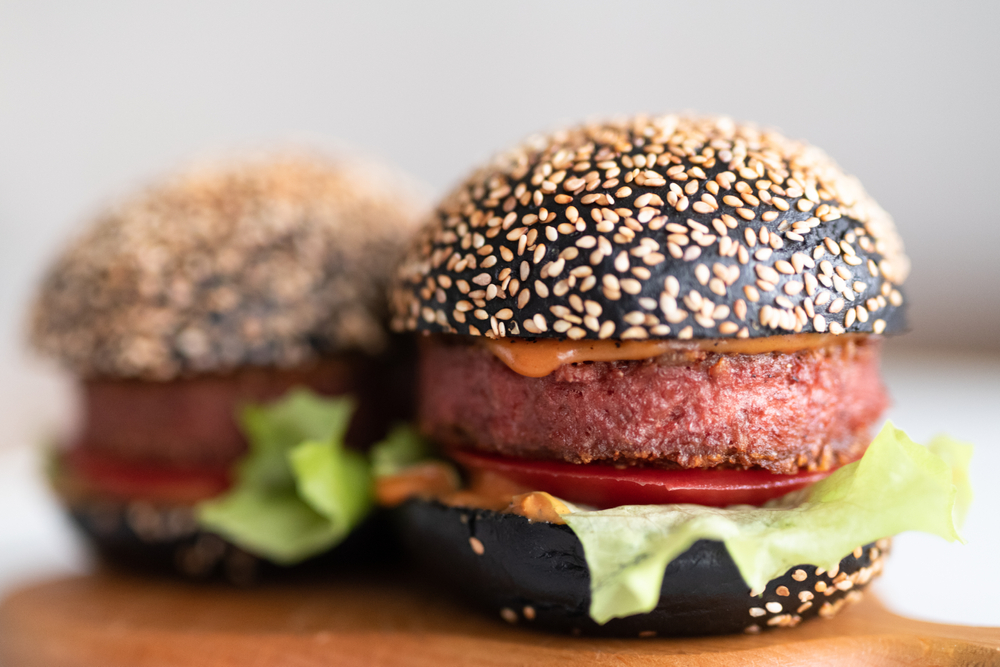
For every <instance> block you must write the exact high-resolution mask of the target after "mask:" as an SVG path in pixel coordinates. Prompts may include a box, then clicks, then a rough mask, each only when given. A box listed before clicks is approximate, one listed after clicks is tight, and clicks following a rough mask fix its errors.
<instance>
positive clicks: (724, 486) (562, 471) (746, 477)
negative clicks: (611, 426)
mask: <svg viewBox="0 0 1000 667" xmlns="http://www.w3.org/2000/svg"><path fill="white" fill-rule="evenodd" d="M449 455H450V456H451V457H452V458H454V459H455V460H456V461H458V462H459V463H460V464H462V465H463V466H465V467H466V468H468V469H471V470H482V471H489V472H493V473H496V474H499V475H502V476H503V477H506V478H507V479H509V480H511V481H513V482H516V483H518V484H520V485H522V486H526V487H529V488H531V489H533V490H535V491H545V492H547V493H551V494H552V495H554V496H556V497H558V498H562V499H563V500H568V501H570V502H574V503H581V504H584V505H591V506H593V507H597V508H599V509H607V508H609V507H618V506H620V505H667V504H673V503H691V504H695V505H706V506H709V507H727V506H729V505H763V504H764V503H765V502H767V501H768V500H771V499H773V498H777V497H779V496H783V495H785V494H786V493H788V492H790V491H795V490H796V489H801V488H802V487H804V486H808V485H809V484H812V483H814V482H818V481H819V480H821V479H823V478H824V477H826V476H828V475H829V474H830V473H831V472H833V471H832V470H824V471H820V472H801V473H798V474H794V475H776V474H774V473H772V472H768V471H766V470H732V469H718V468H717V469H707V470H705V469H689V470H668V469H662V468H643V467H634V466H630V467H627V468H617V467H615V466H613V465H608V464H602V463H587V464H583V465H577V464H573V463H565V462H563V461H544V460H535V459H521V458H513V457H508V456H497V455H492V454H480V453H474V452H469V451H453V452H450V453H449Z"/></svg>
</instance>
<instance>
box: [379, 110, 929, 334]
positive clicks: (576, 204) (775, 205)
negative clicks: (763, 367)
mask: <svg viewBox="0 0 1000 667" xmlns="http://www.w3.org/2000/svg"><path fill="white" fill-rule="evenodd" d="M908 270H909V260H908V259H907V258H906V256H905V255H904V254H903V245H902V242H901V241H900V239H899V237H898V236H897V234H896V229H895V227H894V225H893V222H892V219H891V218H890V217H889V215H888V214H887V213H886V212H885V211H884V210H882V208H880V207H879V206H878V204H876V203H875V201H874V200H872V198H871V197H869V196H868V194H867V193H866V192H865V191H864V189H863V188H862V187H861V184H860V183H859V182H858V181H857V179H855V178H854V177H851V176H848V175H846V174H845V173H844V172H843V171H842V170H841V169H840V167H838V166H837V164H836V163H834V162H833V161H832V160H831V159H830V158H829V157H827V156H826V154H824V153H823V152H822V151H820V150H819V149H817V148H814V147H812V146H809V145H808V144H805V143H802V142H799V141H792V140H789V139H787V138H785V137H783V136H781V135H779V134H777V133H775V132H773V131H770V130H763V129H759V128H757V127H756V126H753V125H748V124H742V123H736V122H734V121H732V120H730V119H729V118H720V117H698V116H678V115H668V116H661V117H657V118H648V117H644V116H640V117H636V118H632V119H628V120H624V121H620V122H609V123H599V124H587V125H583V126H580V127H574V128H571V129H568V130H563V131H559V132H555V133H553V134H550V135H548V136H540V137H535V138H532V139H529V140H528V141H527V142H525V143H524V144H522V145H521V146H519V147H517V148H515V149H514V150H512V151H509V152H507V153H503V154H501V155H499V156H498V157H497V158H495V159H494V160H493V162H492V163H490V164H489V165H487V166H486V167H484V168H481V169H479V170H478V171H476V172H475V173H473V174H472V176H471V177H470V178H469V179H468V180H466V181H465V182H464V183H462V184H461V185H460V186H459V187H458V188H456V189H455V190H454V191H453V192H452V193H451V194H450V195H449V196H448V197H447V198H446V199H445V200H444V202H443V203H442V204H441V205H440V207H439V208H438V209H437V211H436V212H435V213H434V215H433V217H432V219H431V221H430V223H429V224H428V225H427V226H426V227H425V228H424V229H423V230H422V232H421V233H420V234H419V235H418V236H417V238H416V240H415V242H414V244H413V245H412V246H411V249H410V251H409V253H408V254H407V257H406V259H405V260H404V262H403V264H402V265H401V266H400V268H399V271H398V274H397V280H396V283H395V286H394V288H393V295H392V300H393V303H392V306H393V312H394V318H393V327H394V328H395V329H397V330H401V331H402V330H406V331H414V330H420V331H430V332H444V333H459V334H471V335H474V336H475V335H485V336H489V337H503V336H520V337H527V338H533V337H549V338H552V337H556V338H562V337H567V338H571V339H598V338H610V339H623V340H624V339H667V338H676V339H689V338H720V337H742V338H753V337H764V336H773V335H776V334H785V333H798V332H816V333H826V332H829V333H833V334H842V333H845V332H873V333H876V334H881V333H893V332H898V331H900V330H902V329H903V328H904V327H905V322H904V317H903V314H904V313H903V307H902V306H903V296H902V294H901V292H900V291H899V285H900V284H901V283H902V282H903V280H904V279H905V277H906V274H907V272H908Z"/></svg>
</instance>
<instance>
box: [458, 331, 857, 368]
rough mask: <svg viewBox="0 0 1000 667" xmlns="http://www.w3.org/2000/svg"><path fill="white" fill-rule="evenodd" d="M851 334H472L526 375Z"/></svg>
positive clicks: (827, 341) (792, 347)
mask: <svg viewBox="0 0 1000 667" xmlns="http://www.w3.org/2000/svg"><path fill="white" fill-rule="evenodd" d="M856 338H857V335H856V334H849V335H846V336H833V335H830V334H790V335H787V336H768V337H766V338H717V339H712V338H705V339H700V340H687V341H678V340H627V341H617V340H580V341H574V340H556V339H552V338H495V339H490V338H477V339H476V340H477V342H479V343H480V344H482V345H485V346H486V348H487V349H488V350H489V351H490V352H492V353H493V354H494V355H496V357H497V358H498V359H500V361H502V362H503V363H505V364H506V365H507V366H508V367H509V368H510V369H511V370H512V371H514V372H515V373H518V374H520V375H525V376H527V377H533V378H537V377H545V376H546V375H548V374H550V373H552V372H553V371H555V370H556V369H557V368H559V367H560V366H562V365H563V364H575V363H580V362H583V361H637V360H640V359H652V358H653V357H658V356H660V355H663V354H667V353H669V352H685V351H701V352H716V353H719V354H764V353H768V352H784V353H787V352H797V351H799V350H808V349H814V348H820V347H827V346H831V345H842V344H845V343H847V342H848V341H853V340H855V339H856Z"/></svg>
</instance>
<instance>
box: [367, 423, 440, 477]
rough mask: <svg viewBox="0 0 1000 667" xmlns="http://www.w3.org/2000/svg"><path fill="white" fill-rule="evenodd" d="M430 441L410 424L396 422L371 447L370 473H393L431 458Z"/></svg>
mask: <svg viewBox="0 0 1000 667" xmlns="http://www.w3.org/2000/svg"><path fill="white" fill-rule="evenodd" d="M432 454H433V450H432V448H431V445H430V443H429V442H428V441H427V440H426V439H425V438H424V437H423V436H422V435H420V433H419V432H418V431H417V429H415V428H414V427H413V426H411V425H410V424H398V425H396V426H395V427H393V429H392V430H391V431H390V432H389V435H387V436H386V437H385V439H384V440H382V441H381V442H378V443H376V444H375V445H374V446H373V447H372V449H371V461H372V474H373V475H374V476H375V477H388V476H389V475H395V474H397V473H399V472H401V471H403V470H404V469H406V468H408V467H409V466H412V465H414V464H416V463H420V462H422V461H426V460H428V459H430V458H431V456H432Z"/></svg>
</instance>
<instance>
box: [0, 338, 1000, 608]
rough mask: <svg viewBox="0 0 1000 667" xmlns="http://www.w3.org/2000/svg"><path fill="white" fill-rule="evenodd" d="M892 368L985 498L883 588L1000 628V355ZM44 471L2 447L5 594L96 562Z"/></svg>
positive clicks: (913, 431) (916, 356) (912, 538)
mask: <svg viewBox="0 0 1000 667" xmlns="http://www.w3.org/2000/svg"><path fill="white" fill-rule="evenodd" d="M883 369H884V375H885V378H886V382H887V383H888V385H889V389H890V391H891V393H892V395H893V398H894V401H895V405H894V407H893V408H892V410H891V411H890V413H889V417H890V418H891V419H892V420H893V421H894V422H895V423H896V425H897V426H899V427H900V428H903V429H904V430H906V431H907V432H908V433H909V434H910V436H911V437H913V438H914V439H915V440H917V441H918V442H926V441H927V440H928V439H929V438H930V437H931V436H933V435H934V434H935V433H939V432H948V433H949V434H951V435H953V436H955V437H957V438H960V439H962V440H966V441H969V442H972V443H974V444H975V445H976V453H975V456H974V458H973V465H972V483H973V488H974V490H975V493H976V499H975V501H974V503H973V506H972V509H971V511H970V512H969V516H968V520H967V522H966V525H965V528H964V530H963V531H962V532H963V534H964V536H965V538H966V540H967V543H966V544H964V545H961V544H948V543H946V542H944V541H943V540H941V539H940V538H936V537H931V536H927V535H921V534H904V535H901V536H898V537H897V538H896V540H895V542H894V546H893V552H892V554H891V557H890V559H889V561H888V563H887V567H886V571H885V574H884V576H883V577H882V578H881V579H880V580H878V581H877V582H876V583H875V584H874V586H875V590H876V591H877V593H878V595H879V597H880V598H881V600H882V601H883V602H884V603H885V604H887V605H888V606H889V607H890V608H891V609H892V610H894V611H895V612H897V613H900V614H903V615H906V616H911V617H914V618H919V619H924V620H930V621H938V622H944V623H958V624H966V625H987V626H1000V605H997V604H996V594H997V593H998V592H1000V480H998V479H997V475H998V472H1000V442H998V441H1000V438H998V436H997V433H998V432H1000V356H985V357H984V356H983V355H975V354H958V353H941V352H934V351H906V350H902V351H900V350H889V354H887V357H886V360H885V362H884V364H883ZM40 467H41V464H40V459H39V456H38V454H37V450H36V449H35V448H32V447H30V446H28V445H26V444H21V445H17V446H12V447H7V448H4V449H0V597H2V596H3V595H5V594H6V593H7V592H9V591H10V590H11V589H13V588H15V587H17V586H21V585H24V584H25V583H28V582H31V581H38V580H40V579H44V578H48V577H54V576H59V575H65V574H69V573H82V572H87V571H88V570H89V569H90V568H91V567H92V565H93V563H92V561H91V559H90V557H89V555H88V552H87V549H86V547H85V545H84V544H83V542H82V541H81V539H80V538H79V536H77V535H76V534H75V533H74V532H73V530H72V529H71V528H70V525H69V523H68V521H67V520H66V519H65V518H64V517H63V516H62V514H61V513H60V511H59V508H58V506H57V504H56V502H55V500H54V498H53V497H52V495H51V493H50V492H49V491H48V489H47V488H46V486H45V484H44V482H43V479H42V475H41V473H40Z"/></svg>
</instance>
